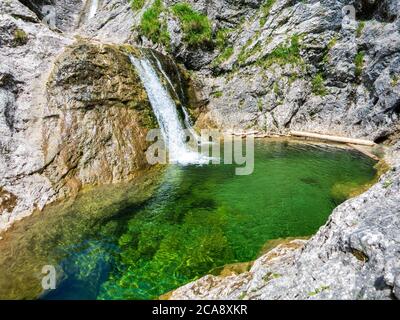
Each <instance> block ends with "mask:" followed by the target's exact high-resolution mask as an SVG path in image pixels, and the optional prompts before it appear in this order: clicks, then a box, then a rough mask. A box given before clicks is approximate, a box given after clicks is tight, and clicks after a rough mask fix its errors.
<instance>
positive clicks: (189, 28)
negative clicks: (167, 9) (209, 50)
mask: <svg viewBox="0 0 400 320" xmlns="http://www.w3.org/2000/svg"><path fill="white" fill-rule="evenodd" d="M172 12H173V14H175V15H176V16H177V17H178V18H179V20H180V22H181V24H182V29H183V32H184V34H185V35H184V40H185V41H186V43H187V44H188V45H189V46H191V47H199V46H210V45H211V44H212V29H211V23H210V21H209V20H208V17H207V16H206V15H204V14H201V13H199V12H197V11H195V10H193V9H192V7H191V6H190V5H189V4H188V3H177V4H175V5H174V6H172Z"/></svg>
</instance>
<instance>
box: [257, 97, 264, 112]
mask: <svg viewBox="0 0 400 320" xmlns="http://www.w3.org/2000/svg"><path fill="white" fill-rule="evenodd" d="M257 107H258V111H260V112H261V111H263V103H262V100H261V99H260V98H259V99H258V100H257Z"/></svg>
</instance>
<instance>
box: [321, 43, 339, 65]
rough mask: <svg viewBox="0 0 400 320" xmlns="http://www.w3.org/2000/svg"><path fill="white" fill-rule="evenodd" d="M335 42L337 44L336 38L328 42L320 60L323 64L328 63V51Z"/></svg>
mask: <svg viewBox="0 0 400 320" xmlns="http://www.w3.org/2000/svg"><path fill="white" fill-rule="evenodd" d="M336 42H337V38H336V37H333V38H332V39H331V40H329V42H328V44H327V45H326V48H325V53H324V57H323V58H322V62H324V63H328V62H329V51H330V50H331V49H332V48H333V47H334V46H335V44H336Z"/></svg>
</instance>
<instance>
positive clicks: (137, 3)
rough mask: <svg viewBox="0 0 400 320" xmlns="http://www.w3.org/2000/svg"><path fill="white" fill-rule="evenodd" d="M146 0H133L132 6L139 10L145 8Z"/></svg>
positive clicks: (134, 9)
mask: <svg viewBox="0 0 400 320" xmlns="http://www.w3.org/2000/svg"><path fill="white" fill-rule="evenodd" d="M144 2H145V0H131V8H132V10H133V11H137V10H140V9H142V8H143V6H144Z"/></svg>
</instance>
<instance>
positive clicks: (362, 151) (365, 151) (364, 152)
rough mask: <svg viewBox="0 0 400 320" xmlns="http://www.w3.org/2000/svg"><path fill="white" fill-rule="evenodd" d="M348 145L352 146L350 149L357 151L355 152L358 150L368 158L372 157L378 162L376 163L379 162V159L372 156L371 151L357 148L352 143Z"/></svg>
mask: <svg viewBox="0 0 400 320" xmlns="http://www.w3.org/2000/svg"><path fill="white" fill-rule="evenodd" d="M347 145H348V146H350V147H352V148H353V149H355V150H357V151H359V152H361V153H363V154H364V155H366V156H367V157H370V158H371V159H374V160H376V161H379V158H378V157H377V156H376V155H374V154H372V153H371V152H369V151H367V150H364V149H363V148H361V147H360V146H357V145H355V144H352V143H348V144H347Z"/></svg>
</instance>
